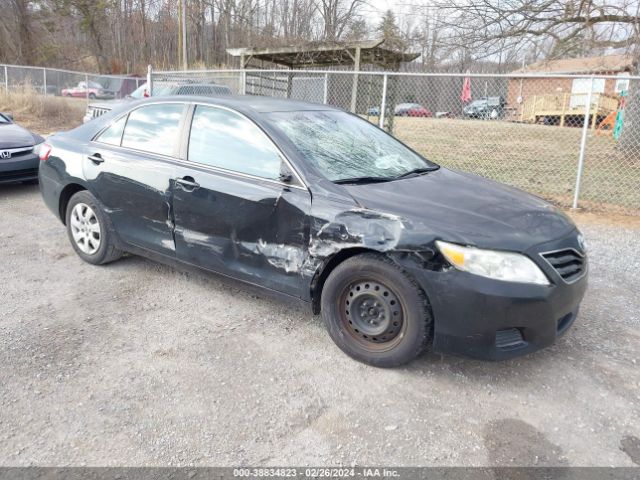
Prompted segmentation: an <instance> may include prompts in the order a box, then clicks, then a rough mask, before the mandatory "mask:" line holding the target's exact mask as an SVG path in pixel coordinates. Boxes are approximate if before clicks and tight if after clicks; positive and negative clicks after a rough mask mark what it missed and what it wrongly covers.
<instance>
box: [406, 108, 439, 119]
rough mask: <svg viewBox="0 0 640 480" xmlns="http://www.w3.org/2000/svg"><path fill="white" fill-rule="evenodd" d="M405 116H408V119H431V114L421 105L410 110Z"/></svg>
mask: <svg viewBox="0 0 640 480" xmlns="http://www.w3.org/2000/svg"><path fill="white" fill-rule="evenodd" d="M407 115H409V116H410V117H433V113H431V112H430V111H429V110H427V109H426V108H425V107H423V106H422V105H418V106H417V107H413V108H410V109H409V111H408V112H407Z"/></svg>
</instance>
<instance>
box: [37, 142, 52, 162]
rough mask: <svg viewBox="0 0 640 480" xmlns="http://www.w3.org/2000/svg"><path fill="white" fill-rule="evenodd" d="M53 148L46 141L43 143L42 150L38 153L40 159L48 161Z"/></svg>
mask: <svg viewBox="0 0 640 480" xmlns="http://www.w3.org/2000/svg"><path fill="white" fill-rule="evenodd" d="M51 150H52V147H51V145H47V144H46V143H43V144H42V146H41V147H40V152H39V153H38V156H39V157H40V160H42V161H43V162H46V161H47V160H48V158H49V155H51Z"/></svg>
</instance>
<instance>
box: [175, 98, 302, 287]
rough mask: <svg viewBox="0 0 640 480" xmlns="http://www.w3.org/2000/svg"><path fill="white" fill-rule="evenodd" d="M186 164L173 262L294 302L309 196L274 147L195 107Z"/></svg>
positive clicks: (179, 184) (224, 112)
mask: <svg viewBox="0 0 640 480" xmlns="http://www.w3.org/2000/svg"><path fill="white" fill-rule="evenodd" d="M186 158H187V161H186V162H184V163H183V164H182V165H181V166H179V167H177V175H176V179H175V182H176V183H175V188H174V195H173V211H174V217H175V241H176V255H177V257H178V258H179V259H181V260H183V261H185V262H188V263H192V264H195V265H198V266H201V267H204V268H208V269H210V270H214V271H217V272H220V273H223V274H226V275H229V276H232V277H235V278H239V279H241V280H244V281H247V282H250V283H253V284H256V285H260V286H263V287H266V288H270V289H273V290H277V291H280V292H283V293H287V294H289V295H294V296H300V293H301V291H300V285H301V281H300V279H301V274H302V270H301V269H302V264H303V262H304V258H305V257H306V254H307V245H308V231H309V225H308V213H309V210H310V206H311V197H310V194H309V192H308V190H307V189H306V188H305V187H304V186H303V184H302V182H301V181H300V180H299V178H298V177H297V176H296V175H295V172H293V170H292V168H291V167H290V165H289V164H288V163H287V161H286V160H285V159H284V158H283V157H282V155H281V153H280V151H279V150H278V148H277V147H276V146H275V145H274V144H273V142H272V141H271V140H270V139H269V138H268V137H267V136H266V134H265V133H264V132H263V131H262V130H261V129H260V128H259V127H258V126H257V125H255V124H254V123H253V122H252V121H250V120H249V119H247V118H246V117H244V116H242V115H240V114H238V113H236V112H234V111H231V110H228V109H226V108H221V107H220V108H219V107H211V106H204V105H198V106H196V107H195V108H194V113H193V119H192V122H191V125H190V136H189V142H188V146H186ZM281 174H282V175H284V176H285V177H286V175H291V180H290V181H283V180H284V177H282V178H281Z"/></svg>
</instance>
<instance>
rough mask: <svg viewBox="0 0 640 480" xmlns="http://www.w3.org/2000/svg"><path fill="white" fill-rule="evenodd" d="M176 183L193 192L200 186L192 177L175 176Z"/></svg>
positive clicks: (186, 190)
mask: <svg viewBox="0 0 640 480" xmlns="http://www.w3.org/2000/svg"><path fill="white" fill-rule="evenodd" d="M176 183H177V184H178V185H180V186H181V187H182V189H183V190H184V191H185V192H193V191H194V190H195V189H197V188H200V184H199V183H198V182H196V181H195V180H194V179H193V177H188V176H187V177H182V178H176Z"/></svg>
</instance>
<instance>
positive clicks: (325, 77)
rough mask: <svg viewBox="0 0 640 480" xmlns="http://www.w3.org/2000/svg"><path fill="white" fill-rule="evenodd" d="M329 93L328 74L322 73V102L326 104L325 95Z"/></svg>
mask: <svg viewBox="0 0 640 480" xmlns="http://www.w3.org/2000/svg"><path fill="white" fill-rule="evenodd" d="M328 94H329V74H328V73H325V74H324V90H323V92H322V103H324V104H325V105H326V104H327V95H328Z"/></svg>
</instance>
